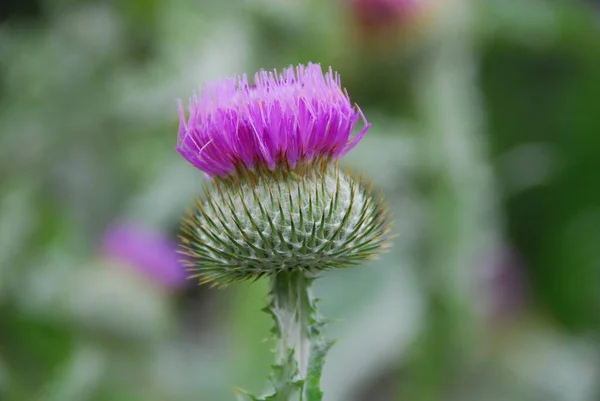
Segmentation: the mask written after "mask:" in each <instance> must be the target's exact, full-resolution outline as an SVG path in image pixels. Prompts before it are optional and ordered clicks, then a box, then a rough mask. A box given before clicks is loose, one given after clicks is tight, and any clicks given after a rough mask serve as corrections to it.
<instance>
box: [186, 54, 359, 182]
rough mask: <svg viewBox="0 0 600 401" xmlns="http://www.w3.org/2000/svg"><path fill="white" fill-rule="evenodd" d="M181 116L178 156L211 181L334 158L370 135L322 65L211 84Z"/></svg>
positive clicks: (347, 99) (193, 99)
mask: <svg viewBox="0 0 600 401" xmlns="http://www.w3.org/2000/svg"><path fill="white" fill-rule="evenodd" d="M179 114H180V125H179V137H178V143H177V150H178V151H179V153H181V154H182V155H183V157H184V158H186V159H187V160H188V161H189V162H190V163H191V164H192V165H194V166H195V167H196V168H198V169H200V170H202V171H204V172H205V173H206V174H207V175H208V176H210V177H215V176H221V177H226V176H229V175H231V174H232V173H234V172H236V171H238V170H240V169H242V170H253V169H254V168H255V167H257V166H266V167H267V168H268V169H270V170H275V168H276V167H277V166H289V167H290V168H293V167H294V166H296V164H297V163H298V162H302V161H311V160H315V159H321V158H331V159H336V158H339V157H341V156H343V155H345V154H346V153H347V152H348V151H350V150H351V149H352V148H353V147H354V146H355V145H356V144H357V143H358V141H360V139H361V138H362V137H363V136H364V134H365V133H366V132H367V130H368V128H369V125H368V123H367V122H366V120H365V118H364V116H363V114H362V112H361V111H360V109H359V108H358V107H357V106H356V107H355V106H352V104H351V102H350V98H349V97H348V94H347V93H346V92H345V91H344V90H343V89H342V88H341V84H340V78H339V76H338V75H337V73H334V72H333V71H332V70H331V69H330V70H329V71H328V72H327V73H325V74H323V71H322V70H321V66H320V65H318V64H308V65H307V66H304V65H299V66H297V67H296V68H294V67H289V68H287V69H285V70H283V72H281V73H278V72H277V71H273V72H267V71H260V72H258V73H257V74H256V75H255V77H254V83H253V84H252V85H251V84H250V83H249V82H248V79H247V77H246V75H242V76H238V77H233V78H229V79H225V80H223V81H220V82H216V83H212V84H208V85H206V86H205V87H204V89H203V90H202V92H201V93H200V94H199V95H198V96H194V97H193V98H192V99H191V100H190V104H189V115H188V117H187V118H186V115H185V112H184V110H183V108H182V106H181V105H180V110H179ZM361 118H362V120H363V122H364V128H363V129H362V131H360V132H359V133H358V134H357V135H356V136H353V135H352V133H353V130H354V128H355V125H356V123H357V122H358V120H359V119H361Z"/></svg>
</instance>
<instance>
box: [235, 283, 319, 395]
mask: <svg viewBox="0 0 600 401" xmlns="http://www.w3.org/2000/svg"><path fill="white" fill-rule="evenodd" d="M313 281H314V278H312V277H308V276H307V275H305V273H303V272H301V271H283V272H280V273H278V274H276V275H275V276H273V277H272V278H271V292H270V297H271V300H270V303H269V306H268V307H267V308H266V309H265V311H266V312H268V313H269V314H270V315H271V316H272V317H273V320H274V322H275V326H274V328H273V334H274V335H275V337H276V339H277V344H276V347H275V364H274V365H273V370H272V373H271V384H272V387H273V389H272V391H271V392H270V393H269V394H268V395H266V396H263V397H254V396H249V397H250V400H253V401H321V399H322V396H323V393H322V391H321V389H320V380H321V371H322V367H323V363H324V359H325V354H326V353H327V350H328V349H329V346H330V345H331V343H328V342H326V341H325V340H324V338H323V336H322V335H321V330H322V328H323V325H324V321H323V319H322V318H321V317H320V315H319V313H318V311H317V308H316V299H315V298H313V296H312V293H311V290H310V287H311V284H312V282H313ZM246 396H248V394H246Z"/></svg>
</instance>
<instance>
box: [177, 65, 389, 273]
mask: <svg viewBox="0 0 600 401" xmlns="http://www.w3.org/2000/svg"><path fill="white" fill-rule="evenodd" d="M180 113H181V125H180V130H179V141H178V147H177V149H178V150H179V152H180V153H181V154H182V155H183V156H184V157H185V158H186V159H187V160H188V161H189V162H191V163H192V164H193V165H194V166H196V167H197V168H199V169H200V170H203V171H204V172H205V173H206V174H208V175H209V176H211V177H213V178H214V180H213V182H212V183H211V184H209V185H208V186H207V188H206V191H205V197H204V199H202V200H199V201H198V202H197V204H196V205H195V207H194V208H193V210H191V211H190V213H189V216H188V218H187V219H186V220H185V221H184V223H183V232H182V235H181V241H182V246H183V249H184V253H185V254H186V255H188V256H189V257H190V260H189V263H190V267H191V268H192V270H195V271H197V276H198V277H199V278H200V281H201V282H213V283H215V284H217V285H226V284H229V283H231V282H234V281H238V280H244V279H256V278H259V277H263V276H270V275H276V274H278V273H280V272H285V271H294V272H301V273H303V274H315V273H318V272H319V271H322V270H326V269H330V268H335V267H345V266H348V265H352V264H357V263H359V262H360V261H362V260H363V259H365V258H369V257H372V256H375V255H377V254H378V252H379V250H380V248H382V246H383V244H384V243H385V234H386V232H387V231H388V226H387V222H388V221H387V218H386V213H385V209H384V208H383V207H382V205H381V200H380V198H379V197H375V196H373V195H372V193H371V191H370V188H369V186H368V185H365V184H364V182H363V181H362V179H361V178H360V177H356V176H355V175H353V174H350V173H348V172H346V171H344V170H342V169H341V168H340V167H339V165H338V159H339V158H340V157H341V156H343V155H344V154H346V153H347V152H348V151H349V150H350V149H352V148H353V147H354V146H355V145H356V144H357V143H358V142H359V141H360V139H361V138H362V137H363V135H364V134H365V133H366V131H367V130H368V128H369V125H368V124H367V123H366V121H365V118H364V116H363V115H362V113H361V111H360V110H359V109H358V107H353V106H352V105H351V103H350V100H349V97H348V94H347V93H346V92H345V91H343V90H342V88H341V87H340V80H339V77H338V76H337V75H336V74H334V73H333V72H332V71H331V70H329V72H327V73H326V74H323V72H322V70H321V67H320V66H319V65H318V64H309V65H308V66H307V67H305V66H302V65H300V66H298V67H296V68H295V69H294V68H291V67H290V68H288V69H286V70H284V72H283V73H281V74H277V73H276V72H273V73H269V72H264V71H261V72H259V73H258V74H256V77H255V80H254V85H253V86H250V85H249V84H248V81H247V79H246V77H245V76H242V77H238V78H231V79H229V80H225V81H222V82H218V83H216V84H212V85H207V86H206V87H205V88H204V91H203V92H202V94H201V95H200V97H195V98H193V99H192V101H191V105H190V115H189V119H188V120H187V121H186V119H185V117H184V115H183V112H182V111H180ZM360 118H362V119H363V121H364V123H365V126H364V128H363V129H362V131H360V133H358V134H357V135H356V136H353V134H352V132H353V129H354V127H355V125H356V123H357V121H358V120H359V119H360Z"/></svg>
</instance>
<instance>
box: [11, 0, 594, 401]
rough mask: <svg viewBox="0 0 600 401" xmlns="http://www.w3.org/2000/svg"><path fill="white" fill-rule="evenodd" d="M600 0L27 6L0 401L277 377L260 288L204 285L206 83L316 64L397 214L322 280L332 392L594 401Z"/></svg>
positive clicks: (192, 393) (222, 391)
mask: <svg viewBox="0 0 600 401" xmlns="http://www.w3.org/2000/svg"><path fill="white" fill-rule="evenodd" d="M599 29H600V4H599V3H598V2H594V1H587V2H586V1H583V0H581V1H579V0H564V1H558V0H556V1H551V0H479V1H475V0H472V1H469V0H396V1H394V0H246V1H244V0H221V1H214V0H178V1H167V0H107V1H94V0H54V1H51V0H8V1H3V2H2V4H1V6H0V400H7V401H18V400H26V401H29V400H32V401H33V400H35V401H38V400H39V401H55V400H56V401H59V400H60V401H86V400H93V401H138V400H140V401H141V400H144V401H153V400H155V401H164V400H169V401H186V400H190V401H191V400H194V401H198V400H208V401H211V400H228V399H235V395H234V390H235V388H236V386H239V387H240V388H243V389H246V390H250V391H254V392H260V391H261V390H262V389H264V386H265V384H266V376H267V374H268V370H269V365H270V363H271V360H272V355H271V353H270V348H271V347H272V343H271V342H269V341H265V339H267V338H268V330H269V328H270V326H271V322H270V320H269V318H268V316H267V315H266V314H265V313H263V312H261V311H260V309H261V308H262V307H263V306H264V304H265V297H266V291H267V286H266V284H265V283H264V282H256V283H253V284H248V283H242V284H236V285H232V286H231V287H229V288H227V289H225V290H215V289H211V288H209V287H208V286H206V287H199V286H197V285H196V284H195V283H193V282H191V281H189V280H186V279H185V273H184V272H183V271H182V268H181V266H180V265H179V263H178V262H177V259H178V257H177V256H176V254H175V246H176V241H177V232H178V227H179V219H180V217H181V216H182V215H183V213H184V211H185V210H186V208H188V207H190V206H191V205H192V202H193V200H194V198H195V197H197V196H198V195H200V194H201V189H202V186H203V184H204V176H203V174H202V173H201V172H199V171H197V170H195V169H194V168H192V167H191V166H190V165H188V164H187V163H186V162H185V160H184V159H183V158H182V157H180V156H179V155H178V154H177V153H176V152H175V150H174V147H175V142H176V132H177V124H178V121H177V118H178V115H177V106H176V101H177V99H183V101H186V100H187V99H188V98H189V97H190V96H191V94H192V93H193V92H194V91H195V90H198V89H199V88H200V87H201V85H202V83H204V82H206V81H209V80H215V79H219V78H223V77H226V76H229V75H232V74H237V73H243V72H248V73H252V72H254V71H256V70H257V69H260V68H265V69H273V68H282V67H286V66H288V65H290V64H297V63H306V62H308V61H313V62H320V63H322V64H323V66H324V67H327V66H329V65H331V66H332V67H333V68H334V69H335V70H338V71H339V72H340V73H341V76H342V82H343V85H344V86H345V87H346V88H347V89H348V92H349V93H350V95H351V97H352V100H353V101H355V102H357V103H358V104H359V105H360V106H361V108H362V109H363V111H364V113H365V115H366V116H367V118H368V119H369V120H370V122H371V123H372V124H373V128H372V129H371V131H370V132H369V134H368V135H367V136H366V137H365V139H364V140H363V142H362V143H361V144H360V145H359V146H358V147H357V148H355V150H353V152H351V154H349V155H348V157H347V158H346V160H345V163H346V164H347V165H348V166H350V167H352V168H353V169H355V170H359V171H363V172H364V173H365V175H366V176H368V177H371V178H372V180H373V182H374V185H375V186H376V187H377V188H379V189H380V190H381V191H383V192H384V194H385V198H386V200H387V202H388V204H389V207H390V209H391V210H392V212H393V215H394V220H395V226H394V230H395V234H397V237H396V238H395V240H394V247H393V248H392V249H391V251H390V252H388V253H387V254H386V255H383V256H382V257H381V259H380V260H377V261H370V262H368V263H365V265H364V266H361V267H359V268H352V269H348V270H344V271H332V272H328V273H327V274H325V275H324V277H323V278H321V279H320V280H318V281H317V282H316V288H315V291H316V293H317V295H318V296H319V297H320V298H321V299H322V301H321V307H322V313H323V314H324V315H325V316H327V317H330V318H333V319H334V320H333V321H332V322H331V323H330V324H329V326H328V327H327V331H326V334H327V336H328V337H330V338H335V339H338V342H337V344H336V345H335V347H334V348H333V349H332V350H331V352H330V354H329V358H328V360H327V364H326V365H325V369H324V376H323V387H324V390H325V400H326V401H384V400H385V401H387V400H399V401H421V400H423V401H429V400H457V401H458V400H460V401H464V400H474V401H479V400H486V401H495V400H498V401H503V400H511V401H512V400H519V401H521V400H523V401H530V400H531V401H533V400H536V401H537V400H540V401H547V400H556V401H597V400H600V290H599V286H600V157H599V154H600V135H599V134H600V120H599V113H598V112H599V111H600V32H599Z"/></svg>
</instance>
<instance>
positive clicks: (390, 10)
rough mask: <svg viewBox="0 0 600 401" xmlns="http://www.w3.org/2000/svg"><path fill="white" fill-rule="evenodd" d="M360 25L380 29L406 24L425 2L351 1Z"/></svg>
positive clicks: (393, 0) (412, 0) (409, 0)
mask: <svg viewBox="0 0 600 401" xmlns="http://www.w3.org/2000/svg"><path fill="white" fill-rule="evenodd" d="M349 2H350V4H351V7H352V11H353V13H354V16H355V18H356V19H357V21H358V23H359V24H360V25H361V26H362V27H363V28H366V29H378V28H383V27H387V26H390V25H396V24H399V23H402V22H405V21H406V20H407V19H409V18H411V17H413V16H414V15H415V14H416V13H417V12H418V10H419V9H420V8H421V5H422V3H423V2H424V1H423V0H349Z"/></svg>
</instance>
